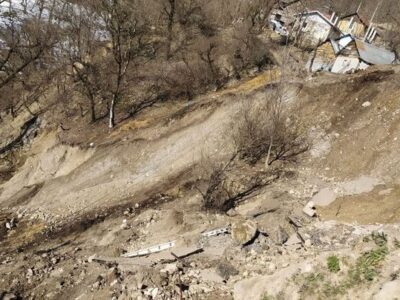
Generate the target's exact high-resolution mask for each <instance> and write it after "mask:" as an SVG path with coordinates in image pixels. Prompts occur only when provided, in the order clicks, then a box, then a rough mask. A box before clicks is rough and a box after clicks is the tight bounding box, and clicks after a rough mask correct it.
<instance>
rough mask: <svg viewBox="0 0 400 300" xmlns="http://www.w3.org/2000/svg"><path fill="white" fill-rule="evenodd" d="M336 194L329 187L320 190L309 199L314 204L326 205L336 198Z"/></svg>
mask: <svg viewBox="0 0 400 300" xmlns="http://www.w3.org/2000/svg"><path fill="white" fill-rule="evenodd" d="M336 197H337V194H336V193H335V192H334V191H333V190H331V189H330V188H325V189H322V190H320V191H319V192H318V193H317V194H316V195H314V197H312V199H311V201H312V202H313V203H314V204H315V205H316V206H328V205H330V204H331V203H333V202H334V201H335V200H336Z"/></svg>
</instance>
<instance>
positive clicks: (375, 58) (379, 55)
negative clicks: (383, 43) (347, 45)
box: [356, 40, 396, 65]
mask: <svg viewBox="0 0 400 300" xmlns="http://www.w3.org/2000/svg"><path fill="white" fill-rule="evenodd" d="M356 45H357V49H358V53H359V54H360V58H361V59H362V60H363V61H365V62H367V63H369V64H373V65H390V64H392V63H393V62H394V61H395V60H396V55H395V54H394V53H393V52H391V51H389V50H386V49H383V48H378V47H376V46H374V45H371V44H368V43H366V42H363V41H360V40H356Z"/></svg>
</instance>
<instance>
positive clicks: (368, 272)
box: [349, 246, 389, 285]
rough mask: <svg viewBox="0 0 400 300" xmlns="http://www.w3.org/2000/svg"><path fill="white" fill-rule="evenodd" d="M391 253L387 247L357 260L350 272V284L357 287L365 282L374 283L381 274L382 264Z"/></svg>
mask: <svg viewBox="0 0 400 300" xmlns="http://www.w3.org/2000/svg"><path fill="white" fill-rule="evenodd" d="M388 253H389V251H388V248H387V247H386V246H382V247H378V248H377V249H375V250H372V251H369V252H367V253H364V254H363V255H362V256H361V257H359V258H358V259H357V262H356V265H355V266H354V267H353V268H351V269H350V271H349V284H350V285H355V284H359V283H362V282H364V281H372V280H374V278H375V277H376V276H377V275H378V274H379V270H378V268H379V266H380V263H381V262H382V261H383V260H384V259H385V257H386V255H387V254H388Z"/></svg>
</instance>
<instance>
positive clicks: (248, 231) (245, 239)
mask: <svg viewBox="0 0 400 300" xmlns="http://www.w3.org/2000/svg"><path fill="white" fill-rule="evenodd" d="M257 231H258V230H257V224H256V223H255V222H253V221H250V220H245V221H238V222H236V223H234V224H233V225H232V232H231V235H232V238H233V239H234V240H235V241H236V242H238V243H240V244H242V245H246V244H248V243H249V242H251V241H252V240H253V239H254V238H255V236H256V234H257Z"/></svg>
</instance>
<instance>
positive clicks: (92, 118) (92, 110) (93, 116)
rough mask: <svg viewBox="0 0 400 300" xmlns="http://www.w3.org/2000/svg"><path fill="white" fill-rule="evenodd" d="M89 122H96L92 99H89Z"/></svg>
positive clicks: (94, 106)
mask: <svg viewBox="0 0 400 300" xmlns="http://www.w3.org/2000/svg"><path fill="white" fill-rule="evenodd" d="M90 120H91V122H92V123H94V122H96V120H97V118H96V104H95V102H94V100H93V99H90Z"/></svg>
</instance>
